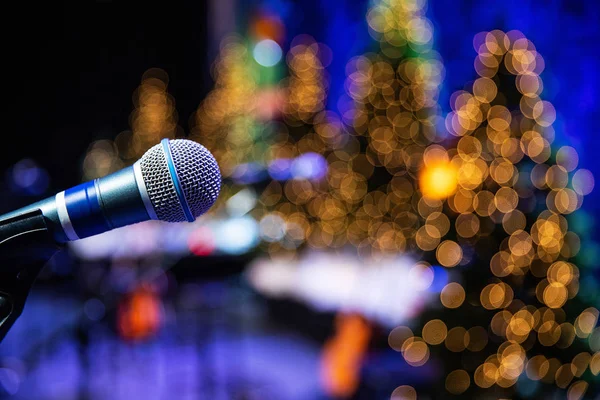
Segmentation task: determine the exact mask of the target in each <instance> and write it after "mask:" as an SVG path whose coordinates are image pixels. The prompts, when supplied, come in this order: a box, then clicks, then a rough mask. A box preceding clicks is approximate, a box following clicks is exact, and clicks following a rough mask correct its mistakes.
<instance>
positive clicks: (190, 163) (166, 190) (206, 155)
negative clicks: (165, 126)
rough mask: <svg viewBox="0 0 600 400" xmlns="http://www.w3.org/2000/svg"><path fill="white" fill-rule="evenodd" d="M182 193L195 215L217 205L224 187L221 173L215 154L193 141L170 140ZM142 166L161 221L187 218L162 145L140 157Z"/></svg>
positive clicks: (149, 192) (147, 187)
mask: <svg viewBox="0 0 600 400" xmlns="http://www.w3.org/2000/svg"><path fill="white" fill-rule="evenodd" d="M168 146H169V148H170V153H171V154H170V156H171V157H172V160H173V166H174V168H175V174H176V177H177V178H178V180H179V186H180V188H181V192H182V194H183V197H184V199H185V202H186V203H187V205H188V207H189V210H190V211H191V214H192V215H193V217H194V218H197V217H199V216H200V215H202V214H204V213H205V212H206V211H208V209H209V208H210V207H211V206H212V205H213V204H214V202H215V201H216V200H217V197H218V196H219V191H220V190H221V172H220V171H219V166H218V165H217V161H216V160H215V158H214V157H213V155H212V154H211V153H210V151H208V150H207V149H206V148H205V147H204V146H202V145H201V144H199V143H196V142H194V141H191V140H186V139H176V140H170V141H169V142H168ZM140 167H141V172H142V177H143V179H144V184H145V185H146V190H147V192H148V197H149V198H150V202H151V203H152V206H153V208H154V211H155V212H156V217H157V218H158V219H159V220H161V221H168V222H181V221H186V220H187V218H186V215H185V212H184V209H183V207H184V206H183V205H182V202H181V201H180V198H179V196H178V194H177V190H176V188H175V184H174V182H173V179H172V178H171V172H170V169H169V164H168V161H167V155H166V154H165V149H164V147H163V146H162V144H157V145H156V146H154V147H152V148H150V150H148V151H147V152H146V153H145V154H144V155H143V156H142V158H141V159H140Z"/></svg>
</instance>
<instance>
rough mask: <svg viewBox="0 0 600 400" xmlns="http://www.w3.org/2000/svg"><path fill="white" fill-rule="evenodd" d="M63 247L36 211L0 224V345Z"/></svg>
mask: <svg viewBox="0 0 600 400" xmlns="http://www.w3.org/2000/svg"><path fill="white" fill-rule="evenodd" d="M63 247H64V246H62V245H59V244H57V243H56V241H55V240H54V237H53V236H52V234H51V232H50V231H49V230H48V226H47V225H46V221H45V219H44V216H43V215H42V211H41V210H39V209H36V210H33V211H29V212H26V213H23V214H20V215H17V216H14V217H11V218H7V219H4V220H1V221H0V342H1V341H2V340H4V337H5V336H6V334H7V333H8V331H9V329H10V328H11V327H12V326H13V324H14V323H15V321H16V320H17V318H18V317H19V316H20V315H21V313H22V312H23V307H24V306H25V300H26V299H27V295H28V294H29V291H30V290H31V287H32V286H33V282H34V281H35V279H36V277H37V275H38V273H39V272H40V271H41V269H42V268H43V267H44V265H45V264H46V263H47V262H48V260H50V258H52V256H54V254H56V253H57V252H58V251H59V250H61V249H62V248H63Z"/></svg>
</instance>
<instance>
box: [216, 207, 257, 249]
mask: <svg viewBox="0 0 600 400" xmlns="http://www.w3.org/2000/svg"><path fill="white" fill-rule="evenodd" d="M258 235H259V231H258V223H257V222H256V221H255V220H254V219H253V218H252V217H249V216H243V217H239V218H232V219H228V220H226V221H225V222H223V223H222V224H220V225H219V226H217V227H216V229H215V240H216V243H215V245H216V248H217V249H218V250H220V251H222V252H224V253H227V254H234V255H235V254H244V253H246V252H248V251H250V250H251V249H253V248H254V247H256V246H257V245H258V241H259V239H258Z"/></svg>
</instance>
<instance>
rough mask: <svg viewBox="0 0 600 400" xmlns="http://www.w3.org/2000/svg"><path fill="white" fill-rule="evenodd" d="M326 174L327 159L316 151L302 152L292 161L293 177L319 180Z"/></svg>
mask: <svg viewBox="0 0 600 400" xmlns="http://www.w3.org/2000/svg"><path fill="white" fill-rule="evenodd" d="M326 174H327V160H325V158H324V157H323V156H322V155H320V154H317V153H304V154H302V155H301V156H299V157H297V158H296V159H295V160H294V162H293V163H292V176H293V177H294V179H309V180H319V179H322V178H323V177H325V175H326Z"/></svg>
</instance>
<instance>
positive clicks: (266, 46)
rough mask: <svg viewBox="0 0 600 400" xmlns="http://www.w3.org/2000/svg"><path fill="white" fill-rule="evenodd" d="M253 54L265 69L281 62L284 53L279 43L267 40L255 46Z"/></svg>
mask: <svg viewBox="0 0 600 400" xmlns="http://www.w3.org/2000/svg"><path fill="white" fill-rule="evenodd" d="M252 54H253V55H254V59H255V60H256V62H257V63H259V64H260V65H262V66H263V67H272V66H274V65H275V64H277V63H278V62H279V61H280V60H281V56H282V51H281V47H279V44H277V42H275V41H274V40H271V39H265V40H261V41H260V42H258V43H257V44H256V46H254V51H253V52H252Z"/></svg>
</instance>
